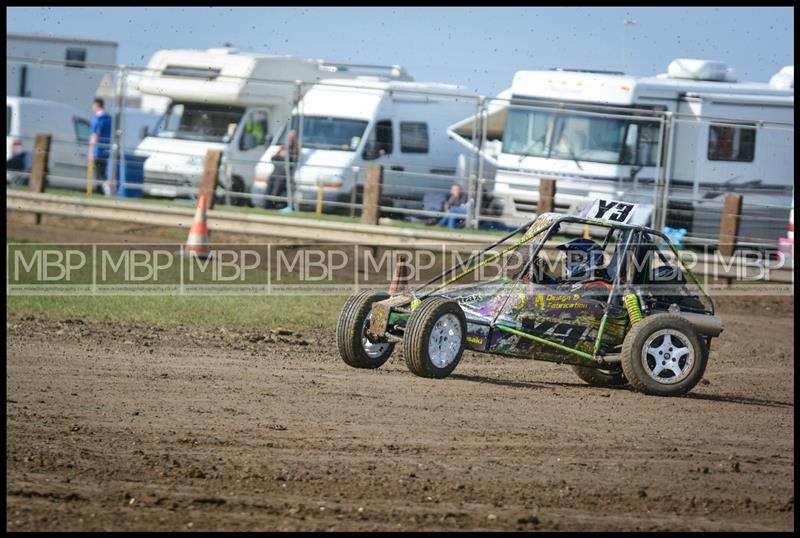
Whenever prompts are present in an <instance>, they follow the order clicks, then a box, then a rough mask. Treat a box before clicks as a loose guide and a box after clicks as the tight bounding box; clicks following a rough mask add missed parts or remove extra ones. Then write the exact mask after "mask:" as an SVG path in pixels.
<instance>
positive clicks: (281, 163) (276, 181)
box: [265, 129, 298, 209]
mask: <svg viewBox="0 0 800 538" xmlns="http://www.w3.org/2000/svg"><path fill="white" fill-rule="evenodd" d="M286 142H287V143H286V144H281V146H280V149H279V150H278V153H276V154H275V156H274V157H273V158H272V164H273V165H274V166H275V168H274V170H273V172H272V174H270V177H269V184H268V186H267V188H268V191H267V194H269V195H270V196H275V197H281V196H286V194H287V193H286V182H287V177H286V169H287V162H286V161H287V159H288V161H289V163H288V168H289V175H290V176H291V174H292V173H293V171H294V168H295V167H296V163H297V151H298V147H297V131H295V130H294V129H292V130H290V131H289V132H288V133H286ZM287 145H288V146H289V149H288V150H287V148H286V146H287ZM287 202H288V200H287ZM279 205H280V206H281V207H289V206H290V204H288V203H287V205H286V206H284V205H283V203H282V202H278V201H277V200H268V201H267V202H266V204H265V207H266V208H267V209H271V208H277V207H278V206H279Z"/></svg>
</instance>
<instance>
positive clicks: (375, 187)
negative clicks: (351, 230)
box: [361, 164, 383, 224]
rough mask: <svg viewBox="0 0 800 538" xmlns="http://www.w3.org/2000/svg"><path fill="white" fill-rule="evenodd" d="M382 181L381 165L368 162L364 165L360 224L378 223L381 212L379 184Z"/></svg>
mask: <svg viewBox="0 0 800 538" xmlns="http://www.w3.org/2000/svg"><path fill="white" fill-rule="evenodd" d="M382 183H383V166H381V165H379V164H370V165H367V167H366V176H365V177H364V196H363V197H362V198H363V205H364V209H363V210H362V211H361V224H378V217H380V214H381V209H380V205H381V184H382Z"/></svg>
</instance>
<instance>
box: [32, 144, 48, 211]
mask: <svg viewBox="0 0 800 538" xmlns="http://www.w3.org/2000/svg"><path fill="white" fill-rule="evenodd" d="M49 159H50V135H49V134H43V133H37V134H36V139H35V141H34V144H33V163H31V175H30V177H29V178H28V190H29V191H31V192H39V193H41V192H44V188H45V181H46V179H47V163H48V162H49ZM32 222H33V224H40V223H41V222H42V214H41V213H34V215H33V219H32Z"/></svg>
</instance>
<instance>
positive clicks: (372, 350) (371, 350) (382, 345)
mask: <svg viewBox="0 0 800 538" xmlns="http://www.w3.org/2000/svg"><path fill="white" fill-rule="evenodd" d="M369 321H370V317H369V316H367V319H365V320H364V326H363V327H362V329H361V347H362V348H363V349H364V353H366V354H367V357H369V358H370V359H377V358H378V357H380V356H381V355H383V354H384V353H386V350H387V349H389V343H388V342H372V341H371V340H370V339H369V338H367V327H369Z"/></svg>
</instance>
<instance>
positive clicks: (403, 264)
mask: <svg viewBox="0 0 800 538" xmlns="http://www.w3.org/2000/svg"><path fill="white" fill-rule="evenodd" d="M410 262H411V257H410V256H408V254H406V253H405V252H395V253H394V258H393V260H392V263H393V266H394V271H393V272H392V283H391V284H390V285H389V295H397V294H398V293H403V292H404V291H406V289H407V288H408V277H409V275H410V269H411V263H410Z"/></svg>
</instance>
